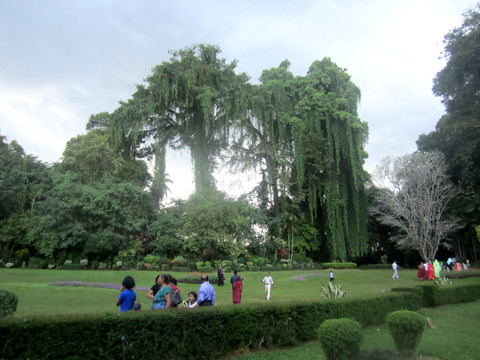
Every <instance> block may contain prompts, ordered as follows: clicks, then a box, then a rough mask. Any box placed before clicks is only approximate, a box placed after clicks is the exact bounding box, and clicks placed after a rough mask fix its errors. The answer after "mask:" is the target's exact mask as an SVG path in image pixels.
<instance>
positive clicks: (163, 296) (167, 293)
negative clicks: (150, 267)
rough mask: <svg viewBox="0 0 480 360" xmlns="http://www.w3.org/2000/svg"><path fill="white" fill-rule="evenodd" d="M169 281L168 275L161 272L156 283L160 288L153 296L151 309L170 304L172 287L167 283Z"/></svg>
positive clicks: (165, 307) (163, 307) (168, 306)
mask: <svg viewBox="0 0 480 360" xmlns="http://www.w3.org/2000/svg"><path fill="white" fill-rule="evenodd" d="M169 282H170V276H169V275H167V274H162V275H160V276H159V277H158V281H157V283H158V285H159V286H160V290H158V292H157V293H156V294H155V296H154V297H153V304H152V309H168V308H170V307H171V304H172V289H170V286H169V285H168V283H169Z"/></svg>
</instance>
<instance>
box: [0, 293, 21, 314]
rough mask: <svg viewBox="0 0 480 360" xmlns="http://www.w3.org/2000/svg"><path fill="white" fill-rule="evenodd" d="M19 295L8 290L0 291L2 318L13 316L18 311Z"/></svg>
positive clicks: (0, 312)
mask: <svg viewBox="0 0 480 360" xmlns="http://www.w3.org/2000/svg"><path fill="white" fill-rule="evenodd" d="M17 305H18V298H17V295H15V294H14V293H11V292H10V291H7V290H0V317H4V316H7V315H13V313H14V312H15V311H17Z"/></svg>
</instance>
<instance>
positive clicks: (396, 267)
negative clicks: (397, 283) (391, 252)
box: [392, 261, 398, 280]
mask: <svg viewBox="0 0 480 360" xmlns="http://www.w3.org/2000/svg"><path fill="white" fill-rule="evenodd" d="M392 269H393V276H392V279H393V280H395V279H398V265H397V262H396V261H394V262H393V264H392Z"/></svg>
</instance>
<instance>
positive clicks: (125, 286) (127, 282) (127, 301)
mask: <svg viewBox="0 0 480 360" xmlns="http://www.w3.org/2000/svg"><path fill="white" fill-rule="evenodd" d="M134 287H135V280H134V279H133V277H131V276H125V279H123V281H122V287H121V288H120V296H119V297H118V299H117V303H116V305H117V306H120V312H125V311H129V310H133V306H134V305H135V300H136V299H137V294H135V291H133V288H134Z"/></svg>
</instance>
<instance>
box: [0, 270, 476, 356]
mask: <svg viewBox="0 0 480 360" xmlns="http://www.w3.org/2000/svg"><path fill="white" fill-rule="evenodd" d="M192 274H193V273H172V275H174V276H175V277H177V278H182V277H186V276H192ZM328 274H329V271H326V270H315V271H300V270H299V271H279V272H273V273H272V276H273V278H274V280H275V288H274V290H273V298H272V300H271V301H270V302H271V303H279V302H295V301H318V300H320V290H321V286H322V284H327V282H328ZM126 275H132V276H133V277H134V278H135V280H136V284H137V286H141V287H146V288H150V287H151V285H153V282H154V279H155V276H156V275H157V273H156V272H152V271H90V270H85V271H73V270H72V271H68V270H31V269H0V289H5V290H8V291H11V292H13V293H15V294H16V295H17V296H18V299H19V304H18V309H17V312H16V314H15V315H14V316H15V317H26V316H35V315H52V314H72V313H81V314H83V313H106V312H110V313H112V312H117V311H118V308H116V307H115V300H116V299H117V297H118V293H119V292H118V290H115V289H105V288H94V287H69V286H51V285H49V284H50V283H52V282H54V281H84V282H89V283H95V282H100V283H113V284H119V283H121V281H122V279H123V278H124V277H125V276H126ZM197 275H198V274H197ZM231 275H232V274H226V277H227V279H226V282H225V286H223V287H218V286H217V285H214V286H215V290H216V293H217V303H216V305H217V306H233V305H231V303H232V301H231V287H230V283H229V278H230V276H231ZM240 275H242V276H243V277H244V290H243V298H242V304H244V305H255V304H257V303H265V302H266V299H265V293H264V287H263V284H262V282H261V280H262V279H263V277H264V276H265V273H264V272H245V273H242V274H240ZM298 276H300V277H301V278H303V279H304V280H298V279H295V277H298ZM452 281H453V285H451V286H453V287H455V286H457V285H460V284H470V283H478V282H480V278H467V279H459V280H452ZM335 283H336V284H340V285H342V288H343V289H344V290H346V291H347V297H348V298H355V297H366V296H375V295H379V294H383V293H387V292H390V290H391V289H392V288H394V287H409V286H416V285H420V284H422V285H427V284H432V282H420V281H418V280H417V279H416V271H415V270H402V271H401V272H400V280H392V271H390V270H336V271H335ZM432 286H433V285H432ZM179 287H180V289H181V290H182V293H183V294H184V295H186V294H187V293H188V291H191V290H198V285H196V284H183V283H180V284H179ZM137 299H138V300H139V301H140V302H141V303H142V304H143V309H149V308H150V304H151V300H149V299H148V298H147V297H146V291H137ZM420 313H421V314H423V315H425V316H426V317H429V318H431V319H432V320H433V322H434V324H435V325H436V328H427V329H426V331H425V333H424V335H423V338H422V341H421V343H420V346H419V353H420V354H422V355H424V356H430V357H434V358H438V359H453V358H454V359H456V360H463V359H465V360H467V359H468V360H470V359H480V356H479V355H478V354H480V341H478V340H477V338H478V335H480V330H479V328H478V324H479V323H480V322H479V320H480V301H477V302H474V303H469V304H457V305H449V306H445V307H439V308H427V309H422V310H421V311H420ZM319 325H320V324H319ZM363 333H364V341H363V343H362V349H364V350H374V349H380V350H390V351H393V350H394V348H395V347H394V344H393V340H392V338H391V336H390V334H389V332H388V329H387V326H386V325H381V326H378V327H374V328H368V329H364V331H363ZM324 358H325V357H324V355H323V351H322V349H321V346H320V344H319V343H318V342H315V341H314V342H310V343H307V344H303V345H300V346H299V347H295V348H291V349H280V350H274V351H269V352H258V353H252V354H248V355H243V356H236V357H232V359H235V360H259V359H265V360H269V359H272V360H273V359H279V360H282V359H293V360H295V359H299V360H309V359H320V360H321V359H324Z"/></svg>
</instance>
